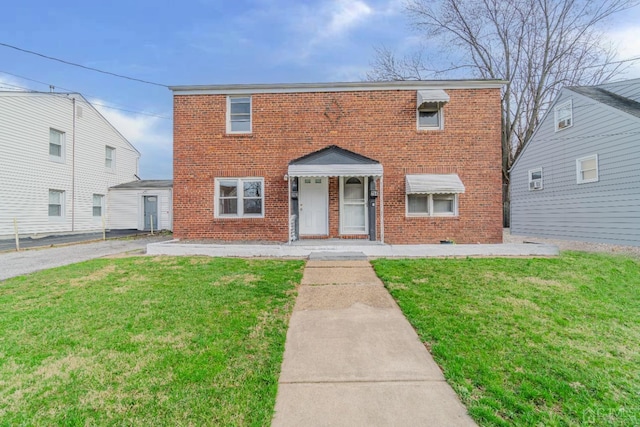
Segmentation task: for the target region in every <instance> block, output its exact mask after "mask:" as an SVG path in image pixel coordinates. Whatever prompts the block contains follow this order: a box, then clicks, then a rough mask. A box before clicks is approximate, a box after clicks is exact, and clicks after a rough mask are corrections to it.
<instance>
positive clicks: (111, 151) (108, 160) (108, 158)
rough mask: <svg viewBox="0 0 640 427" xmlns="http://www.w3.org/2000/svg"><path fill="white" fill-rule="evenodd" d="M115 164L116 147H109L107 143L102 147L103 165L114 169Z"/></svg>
mask: <svg viewBox="0 0 640 427" xmlns="http://www.w3.org/2000/svg"><path fill="white" fill-rule="evenodd" d="M115 164H116V149H115V148H113V147H109V146H108V145H107V146H105V147H104V166H105V167H106V168H107V169H114V166H115Z"/></svg>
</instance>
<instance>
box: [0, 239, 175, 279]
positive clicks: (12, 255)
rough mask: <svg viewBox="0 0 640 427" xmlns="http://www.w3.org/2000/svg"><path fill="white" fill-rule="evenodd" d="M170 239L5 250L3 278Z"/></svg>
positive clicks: (1, 260) (0, 255)
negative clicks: (14, 250) (15, 250)
mask: <svg viewBox="0 0 640 427" xmlns="http://www.w3.org/2000/svg"><path fill="white" fill-rule="evenodd" d="M169 239H171V237H170V236H154V237H142V238H137V239H113V240H106V241H100V242H91V243H79V244H75V245H68V246H58V247H48V248H42V249H31V250H25V251H20V252H4V253H0V280H5V279H8V278H9V277H14V276H20V275H23V274H28V273H32V272H34V271H38V270H46V269H48V268H53V267H59V266H61V265H68V264H73V263H76V262H81V261H87V260H89V259H93V258H100V257H103V256H107V255H114V254H118V253H122V252H131V251H140V250H146V247H147V244H148V243H152V242H160V241H162V240H169Z"/></svg>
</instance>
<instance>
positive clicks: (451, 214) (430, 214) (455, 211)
mask: <svg viewBox="0 0 640 427" xmlns="http://www.w3.org/2000/svg"><path fill="white" fill-rule="evenodd" d="M436 194H442V195H443V196H444V195H447V196H453V212H446V213H434V212H433V196H434V195H436ZM413 195H415V196H420V195H423V196H428V200H427V210H428V212H409V196H413ZM404 202H405V203H404V206H405V215H406V216H407V217H449V218H453V217H457V216H458V194H457V193H446V194H445V193H429V194H405V201H404Z"/></svg>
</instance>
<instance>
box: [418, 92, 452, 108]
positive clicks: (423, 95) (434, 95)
mask: <svg viewBox="0 0 640 427" xmlns="http://www.w3.org/2000/svg"><path fill="white" fill-rule="evenodd" d="M434 102H449V95H447V92H445V91H444V90H442V89H425V90H419V91H418V108H420V107H421V106H422V105H423V104H429V103H434Z"/></svg>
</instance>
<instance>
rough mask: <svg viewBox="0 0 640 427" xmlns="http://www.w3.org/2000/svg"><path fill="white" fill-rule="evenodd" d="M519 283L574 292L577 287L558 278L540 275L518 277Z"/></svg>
mask: <svg viewBox="0 0 640 427" xmlns="http://www.w3.org/2000/svg"><path fill="white" fill-rule="evenodd" d="M517 281H518V283H521V284H524V285H531V286H535V287H536V288H554V289H557V290H560V291H564V292H573V291H575V287H574V286H573V285H572V284H569V283H563V282H560V281H557V280H549V279H541V278H539V277H522V278H519V279H517Z"/></svg>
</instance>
